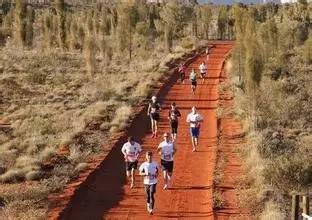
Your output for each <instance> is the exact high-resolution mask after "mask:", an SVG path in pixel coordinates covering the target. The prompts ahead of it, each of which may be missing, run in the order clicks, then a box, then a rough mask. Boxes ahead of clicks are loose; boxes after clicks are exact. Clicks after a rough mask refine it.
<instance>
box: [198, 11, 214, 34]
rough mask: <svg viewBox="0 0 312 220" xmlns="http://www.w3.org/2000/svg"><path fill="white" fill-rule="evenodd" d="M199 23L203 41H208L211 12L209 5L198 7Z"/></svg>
mask: <svg viewBox="0 0 312 220" xmlns="http://www.w3.org/2000/svg"><path fill="white" fill-rule="evenodd" d="M200 11H201V13H200V23H201V26H202V28H203V31H204V36H205V39H206V40H208V39H209V31H210V25H211V22H212V11H211V8H210V6H209V5H204V6H202V7H200Z"/></svg>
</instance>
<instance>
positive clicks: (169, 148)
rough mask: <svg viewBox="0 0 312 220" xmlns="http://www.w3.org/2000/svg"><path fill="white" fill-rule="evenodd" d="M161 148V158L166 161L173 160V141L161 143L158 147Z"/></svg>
mask: <svg viewBox="0 0 312 220" xmlns="http://www.w3.org/2000/svg"><path fill="white" fill-rule="evenodd" d="M160 148H161V159H162V160H165V161H173V153H174V146H173V143H172V142H171V141H170V142H166V141H163V142H161V143H160V144H159V146H158V149H160Z"/></svg>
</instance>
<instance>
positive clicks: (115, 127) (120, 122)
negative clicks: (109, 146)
mask: <svg viewBox="0 0 312 220" xmlns="http://www.w3.org/2000/svg"><path fill="white" fill-rule="evenodd" d="M131 112H132V110H131V107H130V106H127V105H122V106H120V107H119V108H118V109H117V110H116V114H115V117H114V119H113V120H112V122H111V126H112V127H111V129H110V132H115V131H119V130H121V129H123V128H124V127H125V126H126V124H127V119H128V118H129V116H130V115H131Z"/></svg>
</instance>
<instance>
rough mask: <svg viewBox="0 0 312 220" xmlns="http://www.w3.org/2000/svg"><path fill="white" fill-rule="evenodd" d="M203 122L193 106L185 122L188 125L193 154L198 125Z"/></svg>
mask: <svg viewBox="0 0 312 220" xmlns="http://www.w3.org/2000/svg"><path fill="white" fill-rule="evenodd" d="M203 120H204V119H203V117H202V116H201V115H200V114H198V113H197V110H196V107H195V106H193V107H192V112H191V113H190V114H188V115H187V118H186V122H187V123H189V124H190V132H191V137H192V146H193V152H195V151H196V148H197V147H198V138H199V130H200V123H201V122H203Z"/></svg>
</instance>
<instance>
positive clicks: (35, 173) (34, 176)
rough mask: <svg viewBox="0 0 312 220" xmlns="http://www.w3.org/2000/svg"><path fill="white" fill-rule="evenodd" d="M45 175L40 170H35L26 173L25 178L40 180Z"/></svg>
mask: <svg viewBox="0 0 312 220" xmlns="http://www.w3.org/2000/svg"><path fill="white" fill-rule="evenodd" d="M42 176H43V172H41V171H39V170H33V171H29V172H28V173H26V175H25V178H26V180H39V179H41V177H42Z"/></svg>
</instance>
